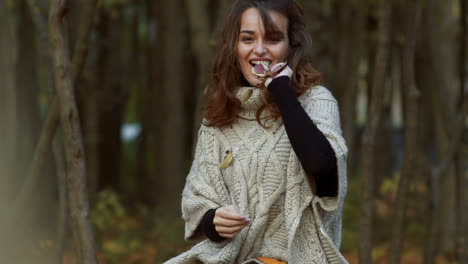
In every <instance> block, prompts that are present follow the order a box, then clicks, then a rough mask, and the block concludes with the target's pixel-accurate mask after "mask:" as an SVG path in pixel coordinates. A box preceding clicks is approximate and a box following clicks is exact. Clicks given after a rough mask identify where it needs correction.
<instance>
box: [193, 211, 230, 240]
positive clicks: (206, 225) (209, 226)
mask: <svg viewBox="0 0 468 264" xmlns="http://www.w3.org/2000/svg"><path fill="white" fill-rule="evenodd" d="M217 209H218V208H216V209H210V210H208V211H206V213H205V215H203V218H202V220H201V222H200V225H199V228H200V229H201V231H202V232H203V233H204V234H205V235H206V237H208V239H210V240H211V241H214V242H221V241H223V240H225V239H226V238H224V237H222V236H220V235H219V234H218V232H216V228H215V225H214V224H213V219H214V217H215V213H216V210H217Z"/></svg>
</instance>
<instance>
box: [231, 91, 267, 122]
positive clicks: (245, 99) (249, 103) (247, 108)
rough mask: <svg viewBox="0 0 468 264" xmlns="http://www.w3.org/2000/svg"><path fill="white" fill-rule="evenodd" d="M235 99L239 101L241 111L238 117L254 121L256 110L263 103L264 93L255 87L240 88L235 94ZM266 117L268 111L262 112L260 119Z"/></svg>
mask: <svg viewBox="0 0 468 264" xmlns="http://www.w3.org/2000/svg"><path fill="white" fill-rule="evenodd" d="M236 97H237V98H238V99H239V100H240V101H241V107H242V110H241V112H240V113H239V114H238V115H239V117H241V118H244V119H248V120H255V118H256V113H257V110H258V109H259V108H260V107H261V106H262V105H263V104H264V103H265V101H264V100H265V99H264V91H263V89H261V88H257V87H247V86H245V87H240V88H239V89H238V90H237V92H236ZM266 117H268V111H267V110H266V109H265V110H264V111H262V114H261V118H262V119H263V118H266Z"/></svg>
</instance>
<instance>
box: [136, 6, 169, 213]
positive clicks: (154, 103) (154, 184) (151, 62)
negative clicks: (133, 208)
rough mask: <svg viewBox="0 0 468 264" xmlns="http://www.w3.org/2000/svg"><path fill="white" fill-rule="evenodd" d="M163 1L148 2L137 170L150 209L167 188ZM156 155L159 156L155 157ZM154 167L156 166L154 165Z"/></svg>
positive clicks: (139, 184)
mask: <svg viewBox="0 0 468 264" xmlns="http://www.w3.org/2000/svg"><path fill="white" fill-rule="evenodd" d="M160 3H161V2H159V1H158V2H155V1H152V0H146V1H145V5H146V21H147V23H148V28H149V33H148V41H147V43H146V46H145V51H146V56H145V57H146V60H145V61H144V64H145V67H144V68H146V76H147V79H146V82H145V84H144V85H142V88H141V92H140V94H139V105H140V107H141V110H140V115H139V117H140V120H141V126H142V128H141V134H140V139H139V141H138V156H137V169H138V180H137V185H138V189H139V190H141V191H140V195H139V200H140V201H142V202H143V203H145V204H146V205H148V206H150V207H154V206H156V205H157V204H158V202H159V201H158V200H159V196H158V195H155V193H158V194H160V193H162V192H163V188H164V187H163V186H162V183H161V181H160V177H159V176H160V175H157V173H158V172H159V171H160V170H161V163H162V160H161V159H159V158H156V157H155V156H156V155H158V157H159V155H160V154H162V153H163V151H162V146H161V142H162V139H161V129H160V127H161V124H162V116H163V115H162V109H163V106H162V102H163V100H162V98H161V96H162V87H161V86H162V85H161V83H162V81H161V79H162V76H163V74H162V72H161V71H162V69H163V67H162V66H161V60H162V58H161V57H162V52H161V41H156V39H158V40H159V39H161V38H162V36H161V29H160V27H157V26H156V25H158V26H159V25H160V23H159V21H158V23H156V19H157V18H160V17H159V16H158V12H160V11H159V10H160V6H159V5H158V4H160ZM155 153H156V154H155ZM150 164H152V166H150Z"/></svg>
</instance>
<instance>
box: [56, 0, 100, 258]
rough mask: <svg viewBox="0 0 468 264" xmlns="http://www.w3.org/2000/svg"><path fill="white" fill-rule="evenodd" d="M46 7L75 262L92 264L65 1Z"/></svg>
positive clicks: (93, 245) (92, 250)
mask: <svg viewBox="0 0 468 264" xmlns="http://www.w3.org/2000/svg"><path fill="white" fill-rule="evenodd" d="M49 4H50V8H49V32H50V44H51V51H52V58H53V65H54V73H55V83H56V88H57V94H58V99H59V104H60V121H61V125H62V129H63V134H64V142H65V150H66V151H65V154H66V160H67V189H68V190H70V191H69V202H70V216H71V220H72V230H73V231H74V234H75V237H76V241H77V246H78V248H79V250H78V252H79V262H80V263H87V264H92V263H97V258H96V250H95V242H94V234H93V229H92V224H91V219H90V211H89V203H88V194H87V189H86V187H87V186H86V165H85V156H84V149H83V141H82V136H81V129H80V122H79V116H78V110H77V107H76V101H75V95H74V90H73V76H72V71H71V63H70V55H69V53H68V51H69V45H68V43H67V32H66V30H65V28H66V26H65V22H66V20H65V15H66V6H65V5H66V1H64V0H62V1H50V3H49Z"/></svg>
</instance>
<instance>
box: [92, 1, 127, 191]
mask: <svg viewBox="0 0 468 264" xmlns="http://www.w3.org/2000/svg"><path fill="white" fill-rule="evenodd" d="M120 10H121V6H120V5H118V6H115V7H113V12H115V13H114V15H115V16H116V18H113V16H111V14H110V12H111V11H110V10H106V9H101V10H100V11H101V14H100V19H99V23H98V25H97V27H98V34H99V43H100V44H99V51H98V54H99V55H98V59H97V72H98V76H99V77H98V79H97V83H96V87H95V90H96V91H97V94H96V95H97V96H96V97H97V101H96V103H97V105H96V110H97V112H96V114H97V118H98V120H97V121H98V125H97V131H96V132H97V133H98V134H97V138H98V142H97V148H98V153H99V154H98V164H99V170H98V171H99V174H98V175H99V183H98V186H99V189H103V188H112V189H113V190H115V191H121V186H120V171H121V167H120V166H119V165H120V164H121V161H120V159H121V149H122V142H121V140H120V130H121V126H122V122H123V111H124V103H125V99H126V93H125V92H124V90H123V84H122V81H123V80H122V74H121V73H122V70H121V68H120V67H121V65H122V63H121V58H122V57H121V53H122V51H121V42H122V40H121V39H120V38H121V36H122V34H120V31H121V30H122V26H123V25H122V24H121V23H120V21H122V18H121V17H120V16H121V12H120Z"/></svg>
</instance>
